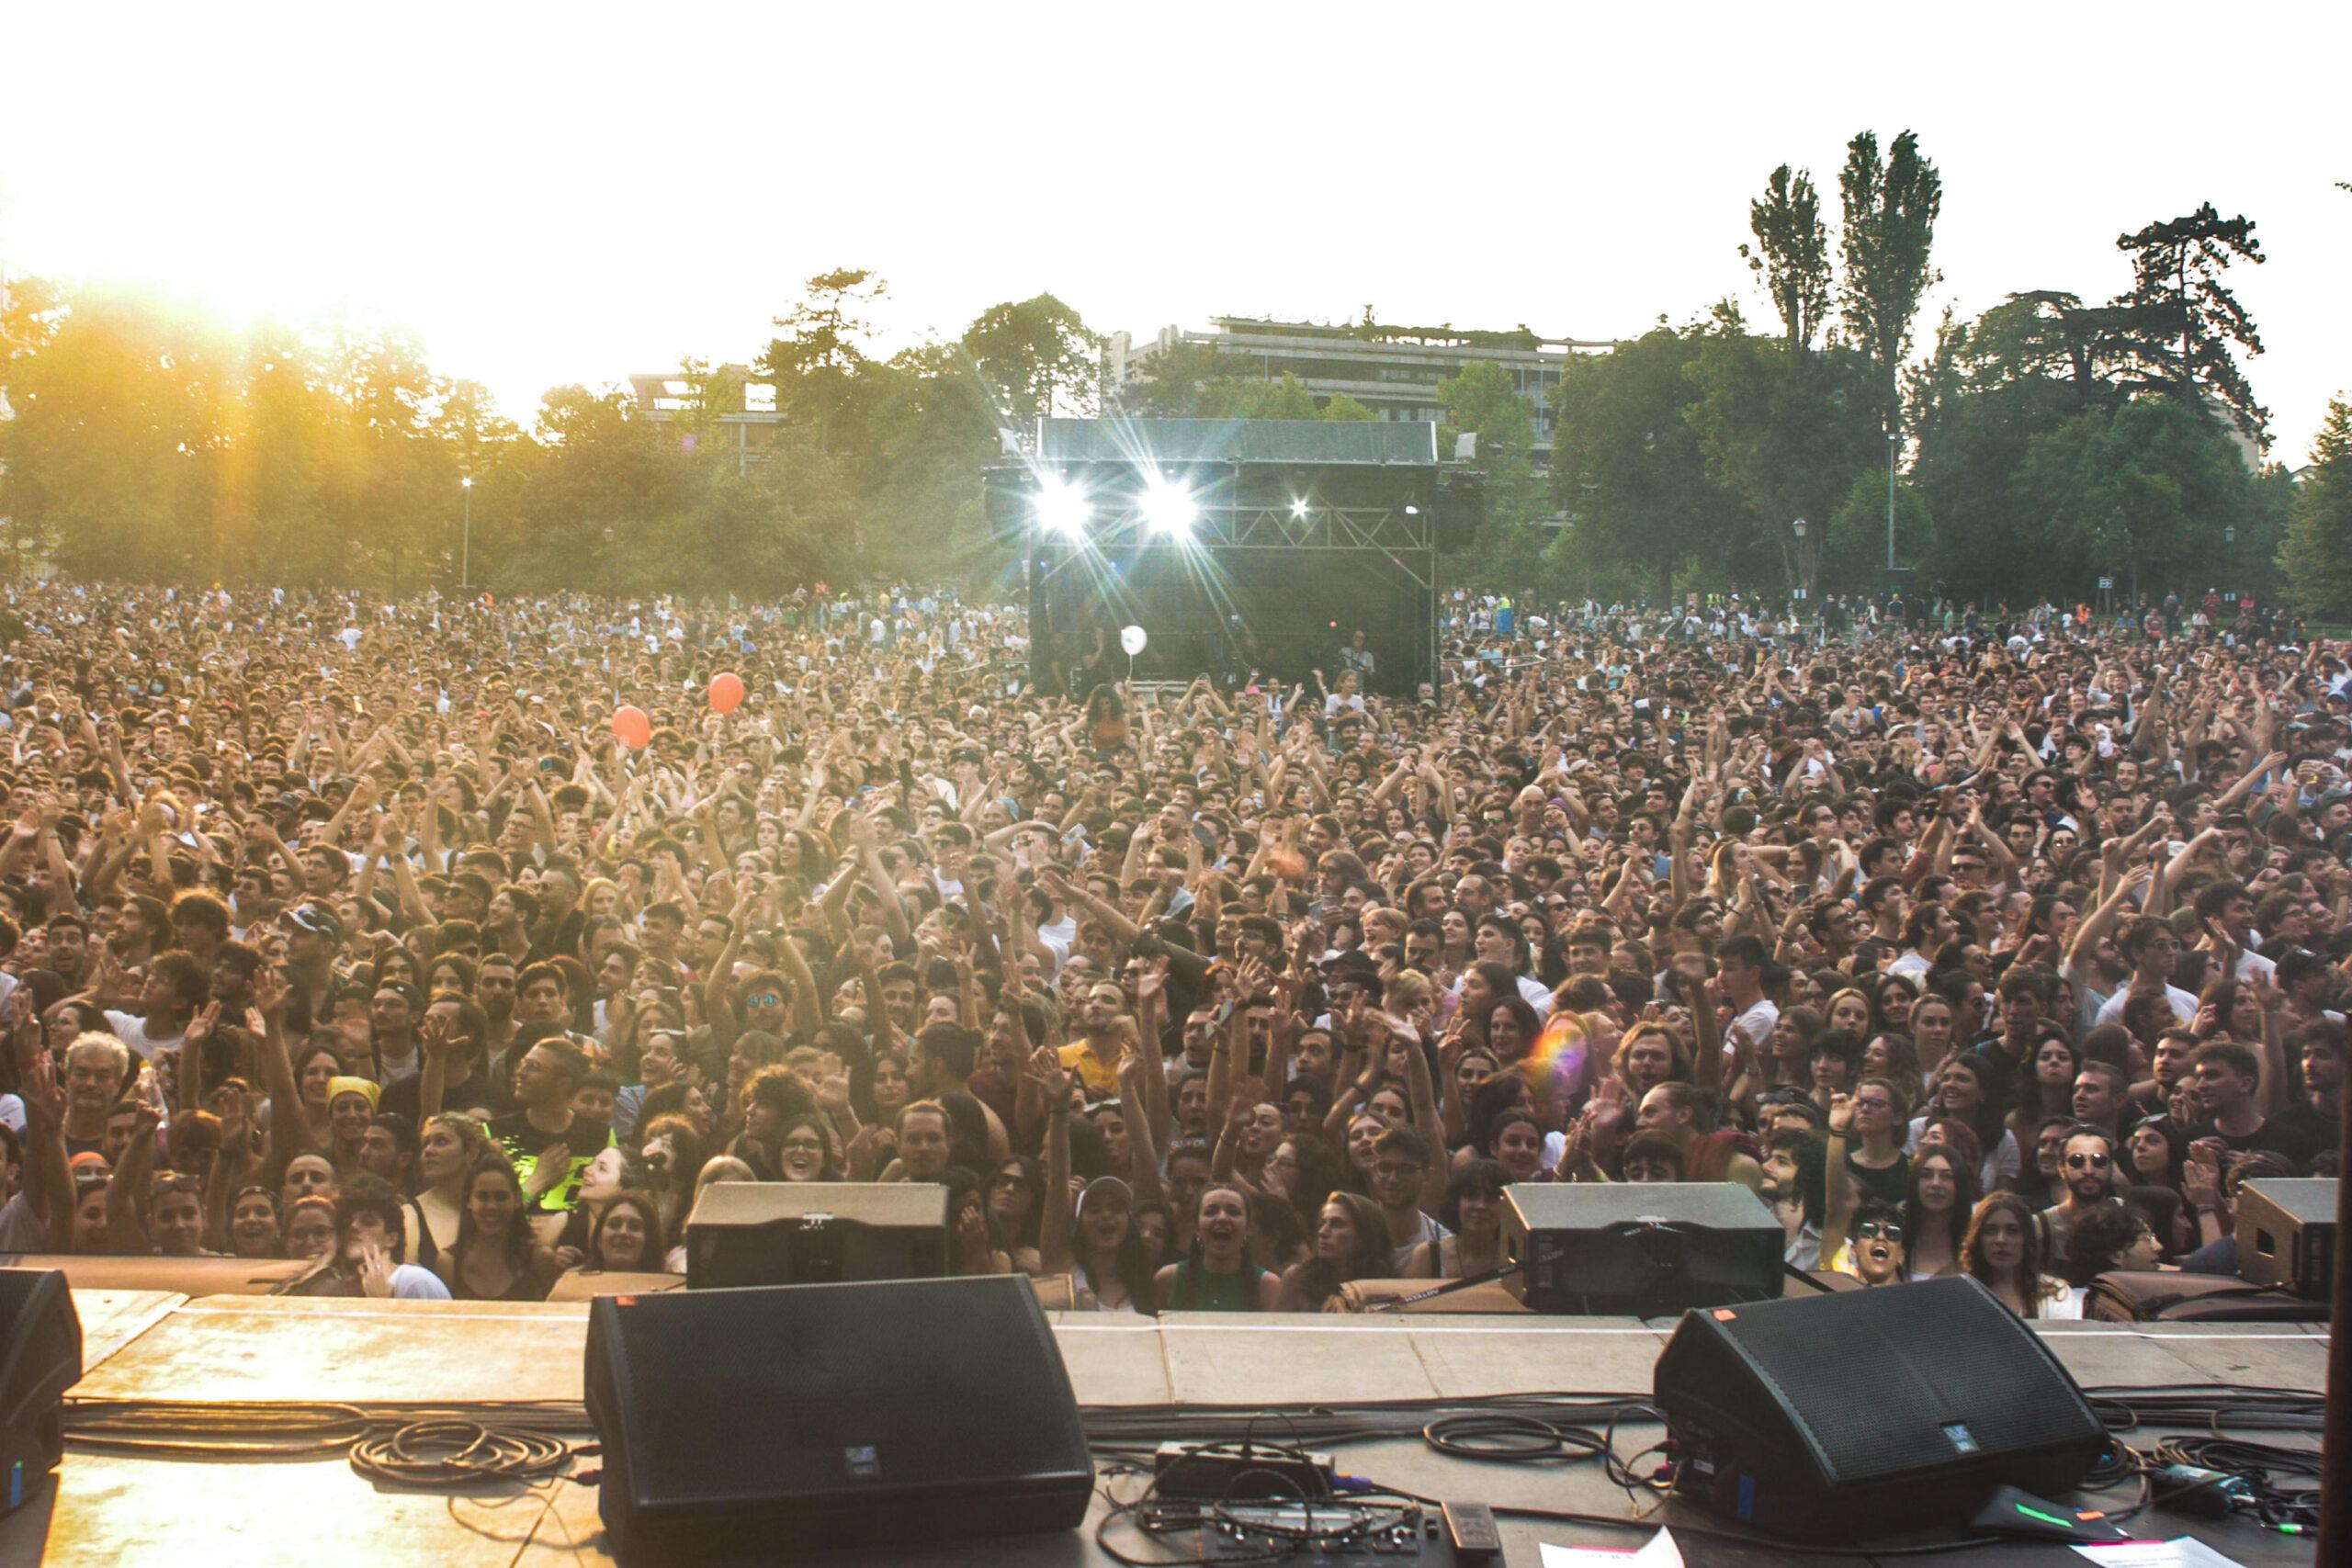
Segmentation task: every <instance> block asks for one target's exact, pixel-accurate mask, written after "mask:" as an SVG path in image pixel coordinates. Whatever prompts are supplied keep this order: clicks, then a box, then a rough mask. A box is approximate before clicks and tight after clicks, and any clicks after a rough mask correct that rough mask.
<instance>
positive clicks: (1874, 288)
mask: <svg viewBox="0 0 2352 1568" xmlns="http://www.w3.org/2000/svg"><path fill="white" fill-rule="evenodd" d="M1838 195H1839V196H1840V197H1841V198H1842V200H1843V205H1844V209H1845V220H1844V226H1843V229H1842V231H1840V233H1839V235H1838V244H1839V248H1840V250H1841V251H1842V252H1843V254H1844V260H1845V265H1846V276H1845V278H1844V284H1843V294H1842V296H1841V303H1842V307H1843V310H1844V312H1845V317H1846V327H1847V330H1848V332H1849V333H1851V334H1852V337H1853V340H1854V342H1855V343H1856V344H1858V345H1859V346H1860V348H1861V350H1862V352H1863V353H1865V354H1867V355H1870V356H1871V360H1872V361H1873V362H1875V363H1876V365H1877V367H1878V376H1879V379H1878V395H1879V413H1880V421H1881V424H1882V427H1883V428H1884V429H1887V430H1894V429H1895V428H1896V427H1897V426H1898V425H1899V424H1900V423H1901V419H1902V412H1903V410H1902V404H1901V400H1900V395H1899V390H1898V384H1897V378H1898V377H1899V375H1900V373H1901V370H1902V366H1903V362H1904V360H1905V358H1906V357H1907V356H1908V355H1909V354H1910V351H1911V318H1912V317H1913V316H1915V315H1917V313H1918V310H1919V299H1920V297H1921V296H1922V295H1924V294H1926V293H1927V291H1928V289H1930V288H1934V287H1935V285H1936V283H1937V281H1938V279H1939V276H1940V275H1939V274H1938V273H1937V272H1936V270H1935V269H1934V268H1933V267H1932V266H1930V265H1928V255H1929V253H1930V252H1931V250H1932V249H1933V247H1934V243H1935V235H1936V215H1937V214H1938V212H1939V211H1940V210H1941V209H1942V207H1943V176H1942V175H1939V174H1938V173H1937V172H1936V166H1935V164H1932V163H1930V162H1928V160H1927V159H1926V158H1924V157H1922V156H1920V153H1919V139H1918V137H1917V135H1916V134H1914V133H1913V132H1911V131H1908V130H1906V131H1904V132H1903V133H1902V134H1901V135H1899V136H1897V137H1896V138H1895V139H1894V145H1893V146H1892V147H1890V148H1889V149H1888V150H1887V154H1886V157H1885V158H1884V159H1883V160H1882V159H1881V158H1880V156H1879V150H1878V138H1877V137H1876V136H1875V135H1873V134H1872V133H1871V132H1870V131H1867V130H1865V131H1861V132H1860V133H1859V134H1857V135H1856V136H1855V138H1854V139H1853V141H1850V142H1849V143H1847V146H1846V166H1845V167H1844V168H1843V169H1842V170H1840V171H1839V172H1838Z"/></svg>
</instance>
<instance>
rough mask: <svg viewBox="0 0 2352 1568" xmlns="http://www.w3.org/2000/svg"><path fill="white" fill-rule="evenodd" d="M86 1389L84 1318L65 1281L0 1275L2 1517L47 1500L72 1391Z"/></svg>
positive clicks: (41, 1272) (27, 1273) (25, 1272)
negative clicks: (61, 1415) (68, 1395)
mask: <svg viewBox="0 0 2352 1568" xmlns="http://www.w3.org/2000/svg"><path fill="white" fill-rule="evenodd" d="M81 1381H82V1316H81V1314H79V1313H77V1312H75V1311H74V1292H73V1291H72V1290H71V1289H70V1288H69V1287H68V1286H67V1285H66V1283H65V1276H64V1275H63V1274H62V1273H59V1272H58V1271H57V1270H55V1269H0V1513H10V1512H14V1511H15V1510H16V1509H17V1508H20V1507H22V1506H25V1505H26V1504H27V1503H28V1502H30V1501H32V1499H33V1498H35V1497H37V1496H39V1495H40V1491H41V1488H43V1487H45V1486H47V1485H48V1484H49V1483H50V1482H51V1479H52V1478H53V1472H55V1471H56V1469H57V1461H58V1458H59V1456H60V1455H62V1453H63V1452H64V1451H65V1434H64V1430H63V1427H62V1423H61V1421H60V1418H59V1413H60V1406H61V1404H62V1401H63V1400H64V1398H65V1391H66V1390H67V1389H69V1388H72V1387H73V1386H74V1384H75V1383H77V1382H81Z"/></svg>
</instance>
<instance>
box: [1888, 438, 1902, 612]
mask: <svg viewBox="0 0 2352 1568" xmlns="http://www.w3.org/2000/svg"><path fill="white" fill-rule="evenodd" d="M1902 447H1903V437H1902V436H1901V435H1899V434H1896V433H1895V432H1894V431H1892V430H1890V431H1888V432H1887V433H1886V570H1887V573H1888V581H1894V457H1895V454H1896V453H1897V452H1899V451H1900V450H1902Z"/></svg>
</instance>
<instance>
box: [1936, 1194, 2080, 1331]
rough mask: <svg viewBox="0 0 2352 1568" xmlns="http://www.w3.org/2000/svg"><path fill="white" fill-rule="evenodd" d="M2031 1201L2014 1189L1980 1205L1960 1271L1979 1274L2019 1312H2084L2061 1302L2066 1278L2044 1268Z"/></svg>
mask: <svg viewBox="0 0 2352 1568" xmlns="http://www.w3.org/2000/svg"><path fill="white" fill-rule="evenodd" d="M2033 1216H2034V1211H2033V1207H2032V1205H2031V1204H2030V1203H2028V1202H2027V1201H2025V1200H2024V1199H2023V1198H2020V1197H2018V1195H2017V1194H2016V1193H2014V1192H1996V1193H1994V1194H1993V1195H1992V1196H1991V1197H1989V1198H1987V1199H1985V1201H1982V1202H1980V1203H1978V1204H1977V1205H1976V1213H1974V1214H1973V1216H1972V1217H1971V1218H1970V1220H1969V1222H1968V1234H1967V1235H1965V1236H1963V1237H1962V1239H1961V1243H1960V1271H1961V1272H1962V1273H1963V1274H1967V1275H1971V1276H1973V1278H1975V1279H1976V1280H1979V1281H1980V1282H1981V1283H1983V1285H1984V1286H1985V1289H1986V1290H1988V1291H1991V1292H1993V1293H1994V1294H1995V1295H1996V1296H1998V1297H2000V1298H2001V1304H2002V1305H2004V1306H2006V1307H2007V1308H2008V1309H2009V1310H2010V1311H2011V1312H2013V1313H2016V1314H2018V1316H2019V1317H2048V1316H2080V1315H2081V1309H2080V1308H2076V1309H2075V1311H2074V1312H2073V1313H2067V1312H2064V1311H2063V1310H2059V1311H2053V1310H2052V1309H2053V1308H2063V1307H2064V1305H2065V1304H2066V1303H2068V1300H2069V1294H2068V1292H2067V1289H2066V1282H2065V1281H2064V1280H2053V1279H2052V1278H2051V1277H2050V1276H2048V1275H2047V1274H2044V1273H2043V1272H2042V1271H2041V1241H2040V1239H2039V1237H2038V1233H2037V1232H2036V1229H2035V1226H2034V1223H2033Z"/></svg>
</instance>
